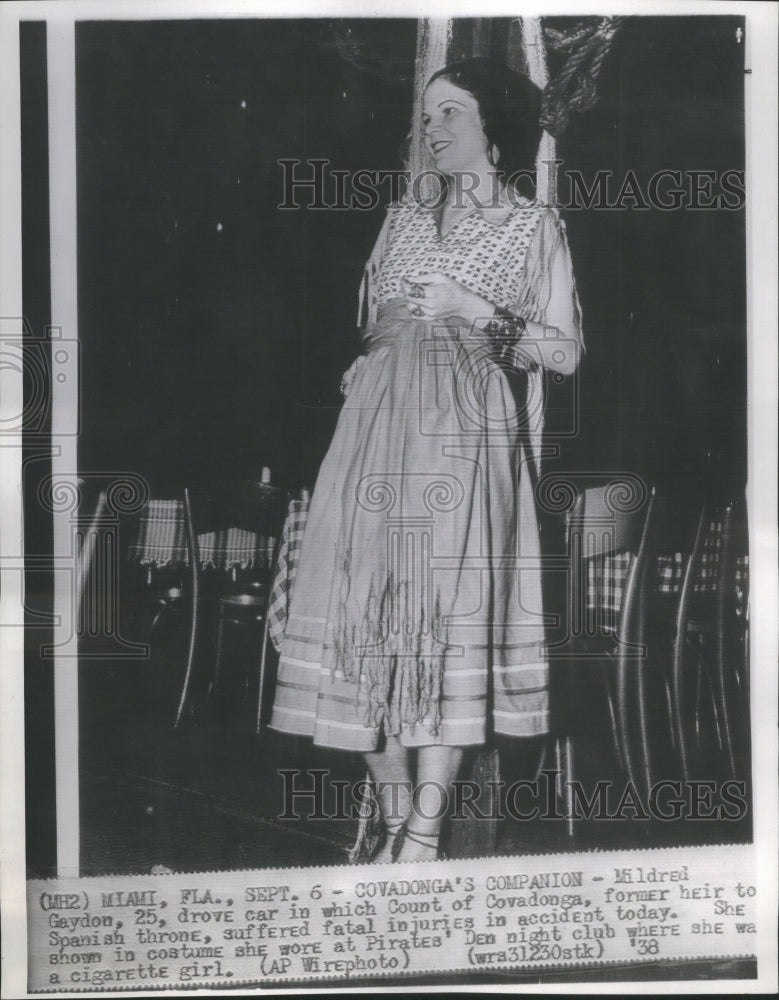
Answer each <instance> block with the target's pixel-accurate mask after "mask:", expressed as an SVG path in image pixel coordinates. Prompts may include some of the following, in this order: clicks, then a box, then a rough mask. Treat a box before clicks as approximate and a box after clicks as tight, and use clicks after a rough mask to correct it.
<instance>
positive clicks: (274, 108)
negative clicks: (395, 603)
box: [77, 17, 746, 492]
mask: <svg viewBox="0 0 779 1000" xmlns="http://www.w3.org/2000/svg"><path fill="white" fill-rule="evenodd" d="M560 20H561V19H558V20H557V22H556V23H558V24H559V23H560ZM741 24H743V22H742V20H741V19H736V18H729V17H720V18H712V17H685V18H633V19H627V20H626V21H625V23H624V24H623V27H622V29H621V30H620V32H619V33H618V34H617V36H616V39H615V42H614V46H613V49H612V51H611V53H610V54H609V56H608V58H607V60H606V63H605V66H604V69H603V72H602V75H601V77H600V82H599V90H600V101H599V104H598V105H597V107H596V108H594V109H593V110H591V111H589V112H587V113H585V114H583V115H575V116H574V118H573V119H572V122H571V126H570V128H569V130H568V131H567V133H566V134H565V135H564V136H563V137H562V139H561V141H560V143H559V146H558V155H559V156H560V158H562V159H563V160H564V168H563V169H575V170H579V171H581V172H582V173H583V175H584V176H585V178H588V179H592V178H593V177H594V176H595V174H596V172H597V171H598V170H602V169H606V170H611V171H613V172H614V176H615V182H614V184H613V185H611V186H610V190H611V194H612V196H613V195H615V194H616V192H617V191H618V189H619V184H620V183H621V180H622V178H623V177H624V175H625V173H626V171H627V170H633V171H635V173H636V175H637V176H638V178H639V179H640V180H641V181H642V183H643V184H646V182H647V181H648V179H649V178H650V177H651V175H652V174H653V173H654V172H655V171H656V170H660V169H666V168H667V169H676V170H682V171H684V170H689V169H706V170H715V171H718V172H721V171H724V170H728V169H737V168H742V169H743V42H742V43H741V44H739V42H738V41H737V38H736V29H737V27H738V26H739V25H741ZM347 29H348V30H350V31H351V36H350V38H351V39H352V40H353V41H355V42H356V43H357V44H356V45H355V46H353V47H352V49H350V53H351V54H352V56H353V55H354V52H355V51H356V52H358V53H359V58H356V59H354V58H353V60H352V61H350V60H349V59H347V58H344V56H343V55H342V53H341V51H340V49H339V46H338V44H337V39H339V38H340V39H343V37H344V35H345V32H346V31H347ZM415 34H416V22H415V21H411V20H395V21H356V22H354V21H353V22H349V24H348V25H346V24H345V22H338V23H337V24H333V23H332V22H327V21H321V20H311V21H306V20H297V21H274V20H250V21H191V22H156V23H119V22H103V23H85V24H82V25H80V26H79V28H78V35H77V69H78V78H77V80H78V104H77V109H78V151H79V162H78V170H79V195H78V197H79V275H80V284H79V304H80V337H81V342H82V345H83V348H82V350H83V383H82V385H83V388H82V407H83V414H84V426H83V433H82V435H81V438H80V447H81V453H80V464H81V468H82V470H83V469H89V470H95V471H101V470H104V469H109V470H119V469H121V470H129V471H135V472H139V473H141V474H142V475H144V476H146V477H148V478H149V480H150V482H151V483H152V487H153V488H154V489H156V490H161V491H163V492H165V491H166V490H167V491H171V492H172V491H175V492H180V489H181V487H182V485H183V484H184V483H185V482H187V481H193V480H201V479H205V480H209V479H213V478H215V477H220V476H222V475H230V476H244V475H249V476H255V475H256V474H257V473H258V471H259V469H260V468H261V466H263V465H269V466H271V467H272V468H273V470H274V475H275V478H276V479H277V480H280V481H282V482H283V483H284V485H288V486H299V485H302V484H303V483H308V484H309V485H310V484H312V482H313V480H314V477H315V475H316V470H317V468H318V465H319V462H320V461H321V458H322V456H323V454H324V451H325V449H326V447H327V444H328V441H329V439H330V436H331V434H332V430H333V426H334V423H335V420H336V417H337V412H338V406H339V402H340V397H339V395H338V383H339V380H340V375H341V372H342V371H343V370H344V368H346V367H347V366H348V365H349V363H350V362H351V360H352V359H353V357H354V356H355V354H357V353H358V352H359V338H358V334H357V331H356V328H355V314H356V304H357V289H358V286H359V281H360V275H361V268H362V265H363V263H364V261H365V258H366V257H367V255H368V253H369V252H370V249H371V246H372V244H373V240H374V239H375V236H376V234H377V232H378V229H379V226H380V224H381V221H382V219H383V215H384V205H385V204H386V203H387V201H388V200H389V198H390V193H389V188H388V186H386V187H384V188H383V189H382V190H381V194H382V204H381V205H380V206H379V207H377V208H376V209H375V210H373V211H371V212H365V211H342V210H332V209H331V210H325V211H321V210H320V211H317V210H311V209H307V208H302V209H300V210H297V211H295V210H293V211H280V210H279V209H278V207H277V205H278V204H279V203H280V202H281V201H282V198H283V173H282V168H281V167H280V166H279V165H278V160H279V159H281V158H299V159H303V160H305V159H307V158H313V157H320V158H326V159H328V160H329V161H330V169H344V170H354V169H356V168H360V167H366V168H372V169H383V168H400V167H402V159H401V155H400V148H401V146H402V144H403V141H404V139H405V136H406V132H407V130H408V126H409V116H410V108H411V98H412V87H411V78H412V76H413V59H414V52H415ZM242 102H245V107H243V106H242ZM299 169H300V170H301V171H303V172H304V173H305V174H306V175H308V171H309V168H308V167H305V166H303V167H301V168H299ZM561 193H562V194H563V200H565V192H564V191H562V192H561ZM301 197H302V201H303V204H308V197H309V196H308V195H307V194H306V193H305V192H303V193H302V196H301ZM326 197H327V196H326ZM331 198H332V199H334V194H333V195H332V196H331ZM627 204H629V202H628V203H627ZM566 218H567V224H568V229H569V236H570V243H571V249H572V254H573V259H574V266H575V272H576V276H577V283H578V287H579V292H580V297H581V302H582V307H583V315H584V332H585V340H586V344H587V357H586V359H585V361H584V363H583V365H582V367H581V370H580V372H579V375H578V386H579V394H580V400H581V404H580V407H579V410H578V434H577V436H576V437H575V438H573V439H565V440H564V441H563V442H562V455H561V458H560V459H559V460H558V461H556V462H553V463H550V464H548V465H547V471H563V470H565V469H569V468H575V469H587V470H588V471H615V470H626V471H632V472H637V473H639V474H642V475H645V476H647V477H648V478H650V479H651V480H652V481H654V482H656V483H658V484H659V485H660V486H661V487H662V486H665V485H668V486H670V487H671V488H672V489H674V490H680V491H685V490H689V489H694V490H695V491H696V492H699V491H701V490H703V489H705V488H707V487H719V486H722V487H723V488H728V487H730V486H731V485H732V486H733V487H734V488H735V487H738V486H740V485H741V484H742V483H743V480H744V478H745V416H744V414H745V391H746V389H745V258H744V225H745V223H744V212H743V211H738V212H732V211H719V212H718V211H714V210H708V211H707V210H698V211H693V210H679V211H670V212H663V211H659V210H656V209H653V210H649V211H643V210H635V209H630V208H627V209H623V210H607V209H606V210H591V211H574V212H568V213H566ZM218 224H221V226H222V229H221V231H219V230H218V229H217V225H218ZM571 388H572V387H571V386H570V385H568V386H566V387H563V388H562V389H558V390H555V391H553V392H552V394H551V396H550V405H551V407H552V408H559V409H560V410H561V412H562V411H564V410H565V409H566V408H569V400H570V399H571ZM570 416H571V414H570V412H569V413H568V414H567V416H565V417H564V419H563V423H565V424H567V423H568V421H569V420H570Z"/></svg>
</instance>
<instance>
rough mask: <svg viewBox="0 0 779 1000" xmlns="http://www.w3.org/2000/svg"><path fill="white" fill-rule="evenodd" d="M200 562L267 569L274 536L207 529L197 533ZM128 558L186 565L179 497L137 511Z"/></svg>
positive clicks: (149, 563) (146, 562)
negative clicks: (134, 531)
mask: <svg viewBox="0 0 779 1000" xmlns="http://www.w3.org/2000/svg"><path fill="white" fill-rule="evenodd" d="M197 541H198V547H199V548H200V564H201V566H202V567H203V568H204V569H205V568H208V567H211V568H214V569H232V568H233V567H234V566H240V567H241V568H243V569H247V568H252V569H263V568H269V567H270V564H271V561H272V559H273V547H274V539H273V537H271V536H268V535H259V534H255V533H254V532H252V531H246V530H245V529H243V528H225V529H223V530H220V531H207V532H204V533H203V534H199V535H198V536H197ZM128 558H129V559H131V560H132V561H133V562H138V563H140V564H141V565H143V566H175V565H179V566H186V565H188V563H189V554H188V553H187V539H186V529H185V525H184V504H183V502H182V501H181V500H149V502H148V503H147V504H146V506H145V508H144V509H143V511H142V512H141V516H140V522H139V525H138V537H137V539H136V541H135V542H134V543H133V544H132V545H131V546H130V548H129V551H128Z"/></svg>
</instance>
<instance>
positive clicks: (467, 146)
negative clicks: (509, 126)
mask: <svg viewBox="0 0 779 1000" xmlns="http://www.w3.org/2000/svg"><path fill="white" fill-rule="evenodd" d="M422 125H423V127H424V137H425V145H426V146H427V148H428V150H429V151H430V153H431V155H432V157H433V159H434V160H435V165H436V168H437V169H438V170H440V171H441V173H442V174H447V175H451V174H453V173H455V172H459V171H465V170H472V171H476V172H479V171H482V170H484V169H485V167H488V166H489V158H488V156H487V137H486V136H485V134H484V128H483V126H482V122H481V116H480V114H479V105H478V103H477V101H476V98H475V97H474V96H473V94H471V93H469V92H468V91H467V90H462V89H461V88H460V87H456V86H455V85H454V84H453V83H450V82H449V80H445V79H443V78H442V77H439V78H438V79H437V80H433V82H432V83H431V84H430V85H429V86H428V88H427V90H425V96H424V102H423V106H422Z"/></svg>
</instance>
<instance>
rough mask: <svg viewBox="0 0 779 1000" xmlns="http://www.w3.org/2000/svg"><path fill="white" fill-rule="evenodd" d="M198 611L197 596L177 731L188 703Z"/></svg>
mask: <svg viewBox="0 0 779 1000" xmlns="http://www.w3.org/2000/svg"><path fill="white" fill-rule="evenodd" d="M199 624H200V623H199V621H198V610H197V594H196V593H195V594H193V596H192V609H191V618H190V626H189V648H188V650H187V668H186V671H185V673H184V683H183V685H182V687H181V697H180V699H179V706H178V710H177V711H176V721H175V722H174V724H173V728H174V729H178V727H179V726H180V725H181V719H182V718H183V715H184V709H185V708H186V707H187V703H188V701H189V688H190V685H191V683H192V668H193V666H194V663H195V649H196V648H197V634H198V627H199Z"/></svg>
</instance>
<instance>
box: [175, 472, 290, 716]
mask: <svg viewBox="0 0 779 1000" xmlns="http://www.w3.org/2000/svg"><path fill="white" fill-rule="evenodd" d="M288 501H289V496H288V494H287V493H286V492H285V491H283V490H281V489H279V488H278V487H274V486H269V485H266V484H260V483H241V484H238V485H234V486H226V487H220V488H218V489H213V490H209V491H197V490H191V489H186V490H185V491H184V523H185V529H186V543H187V554H188V558H187V562H188V587H187V589H188V591H189V622H190V628H189V640H188V650H187V662H186V670H185V674H184V682H183V685H182V689H181V695H180V698H179V703H178V709H177V711H176V718H175V723H174V728H178V727H179V726H180V724H181V722H182V719H183V718H184V716H185V714H186V713H187V712H188V711H189V712H191V711H192V709H193V691H192V688H193V679H194V674H195V671H196V662H197V660H198V658H199V656H200V652H201V646H202V644H203V642H202V640H203V633H204V630H205V623H206V620H207V618H208V617H209V616H208V614H207V610H208V608H207V606H208V605H210V606H211V608H212V610H213V609H214V605H215V610H216V613H217V616H218V617H217V629H216V650H215V657H214V660H213V667H212V669H211V672H210V680H209V681H208V685H207V698H208V699H209V700H213V699H215V698H216V697H217V696H218V694H219V689H220V684H221V683H222V679H223V678H222V674H223V662H222V661H223V655H224V645H225V636H226V630H227V629H228V628H239V629H242V630H251V631H253V632H254V633H255V634H256V649H257V654H258V670H259V669H260V667H261V663H260V662H259V661H260V659H261V650H262V644H263V643H264V641H265V639H264V630H265V625H266V620H265V619H266V615H265V610H266V605H267V599H268V589H269V583H270V573H271V569H272V566H273V563H274V560H275V551H276V547H277V545H278V538H279V536H280V533H281V526H282V523H283V518H284V515H285V513H286V507H287V503H288ZM229 529H237V530H241V531H244V532H249V533H251V534H252V535H254V536H259V538H260V539H265V540H266V543H265V545H264V546H263V547H262V552H261V553H260V555H259V557H258V562H259V565H258V566H257V567H256V570H255V572H254V574H253V579H252V580H250V581H247V582H245V583H244V584H243V586H240V585H239V582H238V581H237V580H236V574H235V573H234V572H233V573H232V574H231V573H229V572H227V573H225V572H217V573H216V574H211V575H210V579H209V582H210V583H211V584H213V586H212V587H208V586H207V585H206V579H205V576H206V569H205V567H204V562H207V561H209V560H208V559H207V558H204V555H205V553H204V546H205V543H206V539H209V538H210V541H211V544H212V545H213V544H214V538H215V537H216V536H217V535H220V536H221V537H222V538H223V539H224V538H225V537H227V532H228V531H229ZM212 532H213V533H214V535H213V536H211V535H210V533H212ZM218 544H219V543H218V541H217V542H216V545H217V547H218ZM211 555H212V556H214V558H215V560H216V564H215V566H214V568H215V569H216V570H217V571H219V570H220V567H221V569H224V565H223V563H225V562H226V561H229V556H230V553H229V552H222V553H219V552H212V553H211ZM215 577H216V578H215ZM262 662H263V663H264V658H262ZM246 679H247V685H248V680H249V677H248V675H247V678H246ZM262 693H263V683H262V678H258V692H257V698H258V705H257V718H258V719H259V718H260V714H261V699H262Z"/></svg>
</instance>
